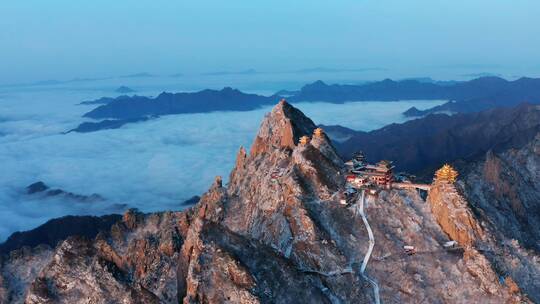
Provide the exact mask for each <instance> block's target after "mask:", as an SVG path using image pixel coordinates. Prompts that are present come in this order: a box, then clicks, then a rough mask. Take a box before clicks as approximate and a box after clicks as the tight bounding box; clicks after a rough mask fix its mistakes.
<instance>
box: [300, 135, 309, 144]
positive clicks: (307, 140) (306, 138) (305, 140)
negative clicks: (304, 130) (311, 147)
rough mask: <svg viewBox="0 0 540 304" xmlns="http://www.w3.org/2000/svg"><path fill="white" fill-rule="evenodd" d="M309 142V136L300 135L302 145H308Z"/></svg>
mask: <svg viewBox="0 0 540 304" xmlns="http://www.w3.org/2000/svg"><path fill="white" fill-rule="evenodd" d="M308 143H309V137H307V136H302V137H300V144H301V145H307V144H308Z"/></svg>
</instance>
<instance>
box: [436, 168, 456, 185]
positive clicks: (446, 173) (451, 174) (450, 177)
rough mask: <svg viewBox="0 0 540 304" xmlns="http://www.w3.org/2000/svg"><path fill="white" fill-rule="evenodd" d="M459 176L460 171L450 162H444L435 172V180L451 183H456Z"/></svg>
mask: <svg viewBox="0 0 540 304" xmlns="http://www.w3.org/2000/svg"><path fill="white" fill-rule="evenodd" d="M457 177H458V172H457V171H456V170H455V169H454V168H452V166H450V165H449V164H444V166H442V168H440V169H439V170H437V172H435V180H436V181H443V182H449V183H455V182H456V180H457Z"/></svg>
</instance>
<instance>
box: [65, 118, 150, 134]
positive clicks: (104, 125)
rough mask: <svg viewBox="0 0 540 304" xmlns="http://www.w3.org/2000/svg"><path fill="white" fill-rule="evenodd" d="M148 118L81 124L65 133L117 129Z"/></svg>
mask: <svg viewBox="0 0 540 304" xmlns="http://www.w3.org/2000/svg"><path fill="white" fill-rule="evenodd" d="M150 118H151V117H138V118H128V119H105V120H102V121H99V122H83V123H82V124H80V125H79V126H77V127H76V128H75V129H71V130H69V131H67V132H66V133H69V132H79V133H89V132H95V131H99V130H107V129H118V128H120V127H121V126H123V125H125V124H128V123H133V122H141V121H147V120H148V119H150Z"/></svg>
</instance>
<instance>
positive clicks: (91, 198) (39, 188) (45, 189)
mask: <svg viewBox="0 0 540 304" xmlns="http://www.w3.org/2000/svg"><path fill="white" fill-rule="evenodd" d="M26 193H27V194H29V195H38V194H42V195H44V196H45V197H52V196H62V197H64V198H66V199H70V200H74V201H79V202H96V201H103V200H105V199H104V198H103V197H102V196H101V195H99V194H95V193H94V194H92V195H80V194H75V193H72V192H67V191H64V190H62V189H51V188H50V187H49V186H47V185H46V184H45V183H44V182H42V181H39V182H35V183H33V184H31V185H29V186H28V187H26Z"/></svg>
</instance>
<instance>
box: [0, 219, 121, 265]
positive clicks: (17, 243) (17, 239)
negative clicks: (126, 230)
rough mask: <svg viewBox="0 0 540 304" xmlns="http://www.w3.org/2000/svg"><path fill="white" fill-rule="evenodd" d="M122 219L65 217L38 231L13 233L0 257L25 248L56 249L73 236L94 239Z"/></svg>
mask: <svg viewBox="0 0 540 304" xmlns="http://www.w3.org/2000/svg"><path fill="white" fill-rule="evenodd" d="M121 219H122V216H121V215H117V214H112V215H105V216H101V217H97V216H65V217H61V218H57V219H52V220H50V221H48V222H47V223H45V224H43V225H41V226H39V227H37V228H36V229H32V230H29V231H24V232H15V233H13V234H12V235H11V236H10V237H9V238H8V239H7V240H6V241H5V242H4V243H2V244H0V255H1V254H6V253H9V252H10V251H12V250H16V249H19V248H22V247H24V246H30V247H33V246H37V245H48V246H50V247H53V248H54V247H55V246H56V245H57V244H58V242H60V241H63V240H65V239H66V238H68V237H69V236H73V235H78V236H82V237H86V238H89V239H92V238H95V237H96V235H97V234H98V232H100V231H106V230H109V229H111V226H112V225H113V224H114V223H116V222H118V221H119V220H121ZM66 228H69V229H66Z"/></svg>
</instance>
